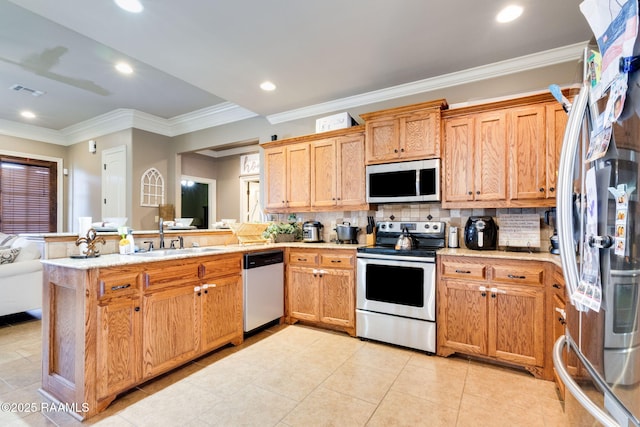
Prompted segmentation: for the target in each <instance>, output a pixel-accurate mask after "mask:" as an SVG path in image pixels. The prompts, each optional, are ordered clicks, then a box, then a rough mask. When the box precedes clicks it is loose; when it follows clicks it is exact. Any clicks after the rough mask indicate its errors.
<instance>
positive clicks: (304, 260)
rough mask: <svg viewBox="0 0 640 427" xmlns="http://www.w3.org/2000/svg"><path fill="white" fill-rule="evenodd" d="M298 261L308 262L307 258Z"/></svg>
mask: <svg viewBox="0 0 640 427" xmlns="http://www.w3.org/2000/svg"><path fill="white" fill-rule="evenodd" d="M298 261H300V262H307V259H306V258H298Z"/></svg>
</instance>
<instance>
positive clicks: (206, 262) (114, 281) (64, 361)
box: [41, 243, 355, 419]
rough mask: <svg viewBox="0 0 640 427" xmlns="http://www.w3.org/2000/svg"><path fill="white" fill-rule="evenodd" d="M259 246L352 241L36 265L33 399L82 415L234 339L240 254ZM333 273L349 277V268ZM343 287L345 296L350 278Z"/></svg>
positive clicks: (238, 327)
mask: <svg viewBox="0 0 640 427" xmlns="http://www.w3.org/2000/svg"><path fill="white" fill-rule="evenodd" d="M265 248H269V249H272V248H297V249H294V251H297V252H295V253H302V252H303V251H304V252H305V253H308V254H311V253H312V252H314V250H315V251H316V252H317V253H322V252H323V251H324V250H325V249H327V251H326V252H329V250H331V251H333V250H334V249H337V248H339V249H340V250H339V251H338V250H336V251H335V252H337V253H346V252H353V251H354V250H355V245H354V246H353V248H352V249H345V245H336V244H331V243H317V244H313V243H311V244H309V243H286V244H259V245H247V246H242V245H238V244H230V245H227V246H224V245H219V246H207V247H188V248H185V249H172V250H155V251H152V252H145V253H138V254H135V255H119V254H107V255H101V256H99V257H96V258H88V259H72V258H56V259H45V260H43V261H42V262H43V264H44V276H43V279H44V280H43V283H44V288H43V316H42V319H43V321H42V327H43V357H42V360H43V363H42V389H41V392H42V394H43V395H45V396H46V397H47V398H49V399H52V400H53V401H59V402H63V403H64V404H67V405H69V406H70V408H71V409H72V411H73V412H74V415H75V416H76V417H78V418H79V419H86V418H89V417H91V416H93V415H95V414H97V413H99V412H101V411H102V410H104V409H105V408H106V407H107V406H108V405H109V404H110V403H111V402H112V401H113V400H114V399H115V398H116V397H117V395H118V394H119V393H122V392H124V391H126V390H129V389H131V388H132V387H134V386H136V385H138V384H141V383H143V382H145V381H147V380H149V379H151V378H154V377H156V376H158V375H160V374H162V373H164V372H167V371H169V370H171V369H173V368H175V367H178V366H180V365H182V364H184V363H186V362H188V361H190V360H193V359H194V358H196V357H199V356H201V355H203V354H206V353H208V352H210V351H212V350H214V349H217V348H219V347H222V346H224V345H227V344H233V345H238V344H240V343H242V341H243V338H244V336H243V323H242V322H243V320H242V310H243V308H242V303H243V288H242V270H241V268H242V256H243V254H244V253H247V252H252V251H263V250H264V249H265ZM302 248H304V249H302ZM287 251H288V249H287ZM315 256H316V257H317V255H315ZM352 258H355V252H353V256H352ZM341 270H344V271H345V272H344V273H342V275H343V276H344V277H351V278H352V277H353V272H354V266H353V265H349V266H346V265H345V267H344V268H341ZM348 271H350V273H347V272H348ZM348 274H351V276H349V275H348ZM344 283H345V284H346V285H348V286H351V288H350V291H349V292H350V294H351V295H352V298H353V281H352V280H350V281H346V282H344ZM341 295H342V296H344V293H342V294H341ZM283 304H284V301H283ZM351 304H352V302H351ZM331 306H333V304H331ZM345 309H346V310H347V311H348V312H351V313H352V312H353V311H354V307H352V306H349V307H345ZM332 314H333V315H334V318H335V317H336V315H335V313H332ZM334 321H336V322H337V321H338V319H336V320H334ZM349 327H351V328H353V324H351V325H349Z"/></svg>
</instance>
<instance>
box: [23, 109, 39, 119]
mask: <svg viewBox="0 0 640 427" xmlns="http://www.w3.org/2000/svg"><path fill="white" fill-rule="evenodd" d="M20 115H21V116H22V117H24V118H25V119H35V118H36V115H35V114H33V113H32V112H31V111H27V110H25V111H21V112H20Z"/></svg>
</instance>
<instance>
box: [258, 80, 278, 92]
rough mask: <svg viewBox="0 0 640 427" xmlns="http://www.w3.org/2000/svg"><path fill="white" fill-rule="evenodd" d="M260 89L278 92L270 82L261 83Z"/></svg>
mask: <svg viewBox="0 0 640 427" xmlns="http://www.w3.org/2000/svg"><path fill="white" fill-rule="evenodd" d="M260 89H262V90H266V91H272V90H276V85H274V84H273V83H271V82H270V81H266V82H262V83H260Z"/></svg>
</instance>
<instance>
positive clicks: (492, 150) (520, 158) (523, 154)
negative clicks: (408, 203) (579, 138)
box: [442, 94, 567, 209]
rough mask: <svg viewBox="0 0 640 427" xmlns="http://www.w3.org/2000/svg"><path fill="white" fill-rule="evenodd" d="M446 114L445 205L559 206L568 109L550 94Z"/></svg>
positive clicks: (444, 113) (450, 111) (462, 109)
mask: <svg viewBox="0 0 640 427" xmlns="http://www.w3.org/2000/svg"><path fill="white" fill-rule="evenodd" d="M442 115H443V121H444V125H443V129H444V134H445V135H444V139H443V141H444V142H443V158H444V162H443V163H444V165H443V200H442V206H443V207H444V208H448V209H451V208H463V207H470V205H469V202H474V203H473V207H479V208H490V207H494V208H498V207H543V206H554V205H555V191H556V179H557V170H558V162H559V157H560V150H561V148H562V139H563V136H564V130H565V126H566V123H567V113H565V112H564V110H562V107H561V106H560V104H558V103H557V102H556V101H555V100H553V98H551V95H547V94H540V95H534V96H528V97H524V98H518V99H511V100H508V101H501V102H495V103H491V104H483V105H474V106H471V107H464V108H460V109H454V110H447V111H445V112H443V114H442Z"/></svg>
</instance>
